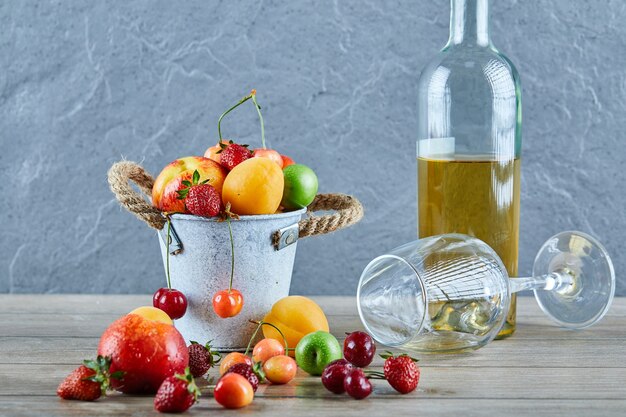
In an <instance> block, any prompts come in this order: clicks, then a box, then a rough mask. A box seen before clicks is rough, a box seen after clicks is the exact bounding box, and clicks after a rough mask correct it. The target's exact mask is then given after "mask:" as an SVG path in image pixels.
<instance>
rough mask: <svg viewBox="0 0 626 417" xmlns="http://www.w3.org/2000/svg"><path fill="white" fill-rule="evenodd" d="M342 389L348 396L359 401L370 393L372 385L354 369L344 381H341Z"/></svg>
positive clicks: (359, 370) (360, 372)
mask: <svg viewBox="0 0 626 417" xmlns="http://www.w3.org/2000/svg"><path fill="white" fill-rule="evenodd" d="M343 387H344V388H345V390H346V392H347V393H348V395H349V396H351V397H352V398H354V399H356V400H361V399H363V398H365V397H367V396H368V395H370V394H371V393H372V384H371V383H370V381H369V380H368V379H367V377H366V376H365V373H363V370H361V369H360V368H354V369H352V370H351V371H350V372H348V375H346V379H344V380H343Z"/></svg>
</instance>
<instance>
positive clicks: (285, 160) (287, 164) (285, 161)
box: [280, 155, 296, 168]
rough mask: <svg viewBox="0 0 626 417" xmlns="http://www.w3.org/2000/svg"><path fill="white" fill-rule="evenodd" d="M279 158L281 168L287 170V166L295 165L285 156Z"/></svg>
mask: <svg viewBox="0 0 626 417" xmlns="http://www.w3.org/2000/svg"><path fill="white" fill-rule="evenodd" d="M280 157H281V158H282V160H283V168H287V167H288V166H289V165H294V164H295V163H296V162H295V161H294V160H293V159H291V158H290V157H288V156H287V155H281V156H280Z"/></svg>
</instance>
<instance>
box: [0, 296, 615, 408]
mask: <svg viewBox="0 0 626 417" xmlns="http://www.w3.org/2000/svg"><path fill="white" fill-rule="evenodd" d="M315 299H316V301H317V302H318V303H319V304H320V305H321V306H322V308H323V309H324V310H325V311H326V312H327V313H328V317H329V322H330V324H331V328H332V331H333V333H334V334H335V335H337V336H338V337H339V338H340V339H342V338H343V332H344V331H352V330H355V329H360V328H362V326H361V324H360V321H359V319H358V317H357V316H356V304H355V301H354V298H353V297H340V298H338V297H315ZM149 303H150V296H147V295H129V296H102V295H88V296H84V295H81V296H63V295H45V296H41V295H19V296H14V295H1V296H0V415H2V416H4V415H11V416H21V415H24V416H34V415H37V416H39V415H58V416H65V415H69V416H72V415H87V414H92V415H122V416H124V415H133V416H134V415H137V416H144V415H146V416H147V415H158V414H156V413H155V412H154V411H153V409H152V398H151V397H131V396H122V395H117V394H116V395H113V397H112V398H107V399H104V400H102V401H98V403H97V404H88V403H80V402H68V401H61V400H59V399H57V398H56V397H55V395H54V391H55V388H56V385H57V384H58V382H59V381H60V380H61V379H62V378H63V377H64V376H65V375H66V374H67V373H68V372H69V371H70V370H71V369H73V368H74V367H75V366H76V364H78V363H79V362H80V360H81V359H83V358H86V357H90V356H93V355H94V352H95V349H96V346H97V343H98V340H99V336H100V333H101V332H102V331H103V330H104V329H105V328H106V326H107V325H108V324H109V323H110V322H111V321H113V320H115V319H116V318H118V317H119V316H121V315H122V314H125V313H127V312H128V311H130V310H131V309H133V308H135V307H136V306H139V305H143V304H149ZM518 317H519V319H518V320H519V324H518V330H517V332H516V334H515V335H514V336H513V337H511V338H509V339H507V340H503V341H495V342H493V343H491V344H490V345H489V346H487V347H485V348H483V349H480V350H478V351H476V352H474V353H471V354H467V355H443V356H441V355H440V356H434V355H423V356H422V358H421V362H420V366H421V368H422V378H421V381H420V388H419V390H418V391H417V392H414V393H411V394H409V395H405V396H401V395H398V394H396V393H395V392H394V391H393V390H392V389H391V388H390V387H389V386H388V385H387V384H386V383H385V382H384V381H375V382H374V384H375V391H374V393H373V394H372V396H371V397H369V398H368V399H366V400H363V401H353V400H351V399H350V398H348V397H346V396H335V395H333V394H330V393H328V392H327V391H325V390H324V389H323V387H322V386H321V384H320V381H319V378H313V377H309V376H307V375H306V374H304V373H302V372H301V373H300V374H299V375H298V377H297V378H296V380H295V381H294V382H293V383H291V384H288V385H286V386H282V387H279V386H271V387H268V386H262V387H261V388H260V389H259V392H258V394H257V399H256V400H255V401H254V402H253V404H252V405H251V406H250V407H247V408H246V409H244V410H240V411H239V413H245V414H250V413H254V414H256V415H270V414H272V415H276V414H277V413H282V414H285V415H295V416H298V415H310V414H315V415H317V416H331V415H332V416H336V415H346V416H348V415H363V413H367V414H369V415H380V414H383V413H385V414H390V413H391V414H393V415H399V414H400V413H406V414H408V415H414V414H415V413H416V412H420V413H422V412H424V413H427V414H428V415H454V414H459V415H460V414H461V413H462V415H484V414H485V412H486V410H491V411H489V412H497V413H498V414H507V415H567V416H568V417H569V416H577V415H585V416H586V415H591V414H602V415H609V416H611V415H615V416H618V415H620V416H623V415H626V299H623V298H622V299H616V301H615V304H614V306H613V307H612V308H611V310H610V311H609V313H608V315H607V317H606V318H605V319H604V320H603V321H602V322H601V323H599V324H598V325H596V326H594V327H592V328H590V329H586V330H584V331H577V332H573V331H566V330H563V329H560V328H558V327H555V326H554V325H552V324H551V322H550V321H549V320H548V319H547V318H546V317H545V316H544V315H543V313H542V312H541V310H540V309H539V308H538V307H537V305H536V303H535V302H534V299H532V298H523V299H521V300H520V303H519V307H518ZM381 365H382V361H381V360H379V359H377V360H376V361H375V362H374V364H373V367H374V368H375V369H379V367H380V366H381ZM481 368H482V369H481ZM212 372H213V374H215V371H212ZM202 385H203V390H204V392H205V394H207V395H205V397H204V399H203V400H202V402H201V404H199V405H198V406H195V407H194V408H193V409H192V410H191V412H190V413H189V415H206V413H207V412H209V413H210V415H226V413H228V415H233V413H232V412H228V411H225V410H223V409H221V408H220V407H219V406H218V405H217V404H216V403H215V402H214V401H213V400H212V398H211V387H210V386H208V385H207V383H203V384H202Z"/></svg>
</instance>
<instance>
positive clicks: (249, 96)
mask: <svg viewBox="0 0 626 417" xmlns="http://www.w3.org/2000/svg"><path fill="white" fill-rule="evenodd" d="M255 93H256V91H255V90H252V93H250V94H248V95H247V96H245V97H244V98H242V99H241V100H239V102H238V103H237V104H235V105H234V106H232V107H231V108H230V109H228V110H226V111H225V112H224V113H222V115H221V116H220V118H219V119H217V134H218V135H219V137H220V141H219V142H218V144H220V143H222V119H223V118H224V116H226V115H227V114H228V113H230V112H231V111H233V110H235V109H236V108H237V107H239V106H241V105H242V104H243V103H245V102H246V101H248V100H250V99H251V98H253V97H254V94H255Z"/></svg>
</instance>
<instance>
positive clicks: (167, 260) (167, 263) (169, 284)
mask: <svg viewBox="0 0 626 417" xmlns="http://www.w3.org/2000/svg"><path fill="white" fill-rule="evenodd" d="M165 218H166V219H167V242H166V243H165V250H166V253H165V272H166V273H167V288H168V289H169V290H170V291H171V290H172V281H171V279H170V240H171V237H170V231H171V228H172V222H171V220H170V216H169V215H167V214H166V215H165Z"/></svg>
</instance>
